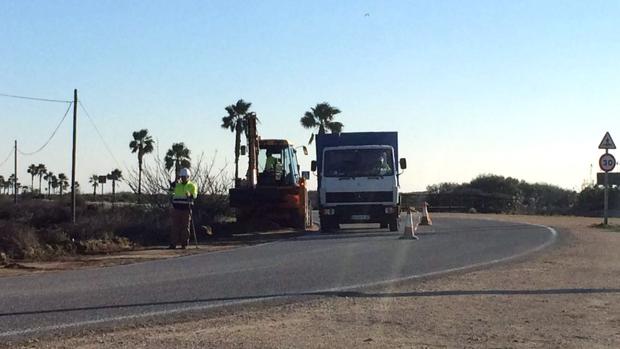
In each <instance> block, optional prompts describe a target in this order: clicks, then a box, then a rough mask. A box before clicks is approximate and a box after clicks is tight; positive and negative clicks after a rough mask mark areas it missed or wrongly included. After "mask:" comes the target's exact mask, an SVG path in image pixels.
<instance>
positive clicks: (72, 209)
mask: <svg viewBox="0 0 620 349" xmlns="http://www.w3.org/2000/svg"><path fill="white" fill-rule="evenodd" d="M77 104H78V96H77V89H74V90H73V152H72V154H71V222H73V224H75V158H76V156H75V155H76V146H77Z"/></svg>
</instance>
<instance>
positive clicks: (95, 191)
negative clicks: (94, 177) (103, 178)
mask: <svg viewBox="0 0 620 349" xmlns="http://www.w3.org/2000/svg"><path fill="white" fill-rule="evenodd" d="M93 196H97V186H96V185H93Z"/></svg>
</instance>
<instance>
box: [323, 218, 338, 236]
mask: <svg viewBox="0 0 620 349" xmlns="http://www.w3.org/2000/svg"><path fill="white" fill-rule="evenodd" d="M320 220H321V233H332V232H333V231H334V230H336V228H337V227H338V224H337V223H336V222H335V221H334V220H333V219H330V218H326V217H324V216H321V217H320Z"/></svg>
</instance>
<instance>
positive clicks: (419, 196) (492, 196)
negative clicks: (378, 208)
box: [402, 175, 620, 216]
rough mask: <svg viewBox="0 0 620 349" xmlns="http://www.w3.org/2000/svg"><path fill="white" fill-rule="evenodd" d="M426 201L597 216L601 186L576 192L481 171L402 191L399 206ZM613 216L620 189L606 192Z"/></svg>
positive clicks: (443, 206)
mask: <svg viewBox="0 0 620 349" xmlns="http://www.w3.org/2000/svg"><path fill="white" fill-rule="evenodd" d="M424 201H426V202H428V203H429V205H430V206H431V207H432V208H433V210H434V211H456V212H481V213H515V214H545V215H579V216H600V215H602V211H603V188H602V187H599V186H589V187H585V188H584V189H582V190H581V192H576V191H573V190H566V189H563V188H560V187H558V186H555V185H551V184H544V183H534V184H532V183H528V182H525V181H522V180H518V179H515V178H512V177H503V176H497V175H481V176H479V177H477V178H475V179H474V180H472V181H471V182H469V183H462V184H457V183H440V184H434V185H430V186H428V187H427V191H426V192H420V193H404V194H402V203H403V206H420V205H421V203H422V202H424ZM609 208H610V213H611V215H613V216H618V215H619V214H620V212H619V211H620V189H619V188H618V187H614V188H611V189H610V193H609Z"/></svg>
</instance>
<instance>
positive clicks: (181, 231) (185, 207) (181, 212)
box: [168, 168, 198, 249]
mask: <svg viewBox="0 0 620 349" xmlns="http://www.w3.org/2000/svg"><path fill="white" fill-rule="evenodd" d="M189 177H190V171H189V169H187V168H182V169H181V171H179V176H178V179H177V180H176V182H172V183H171V186H170V187H171V188H170V189H171V192H172V193H171V194H172V209H171V213H170V215H171V216H172V229H171V230H170V246H169V247H168V248H169V249H175V248H176V245H177V244H181V248H182V249H185V248H186V246H187V243H188V242H189V233H190V222H191V221H190V219H191V217H190V212H191V205H193V204H194V200H195V199H196V196H197V195H198V189H197V187H196V184H194V182H192V181H190V180H189Z"/></svg>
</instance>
